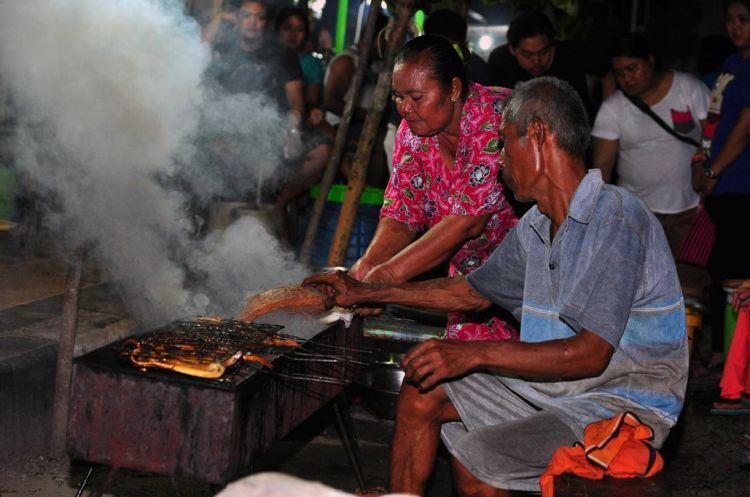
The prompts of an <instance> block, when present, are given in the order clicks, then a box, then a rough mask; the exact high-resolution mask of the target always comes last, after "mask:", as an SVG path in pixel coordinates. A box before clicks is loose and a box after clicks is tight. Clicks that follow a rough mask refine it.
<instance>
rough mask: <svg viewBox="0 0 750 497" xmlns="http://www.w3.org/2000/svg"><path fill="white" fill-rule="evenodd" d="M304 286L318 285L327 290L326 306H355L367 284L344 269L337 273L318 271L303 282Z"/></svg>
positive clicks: (360, 299)
mask: <svg viewBox="0 0 750 497" xmlns="http://www.w3.org/2000/svg"><path fill="white" fill-rule="evenodd" d="M302 285H303V286H311V285H312V286H317V287H319V288H321V289H322V290H323V291H325V292H326V295H328V298H326V301H325V304H326V307H328V308H331V307H333V306H336V305H338V306H341V307H353V306H354V305H355V304H358V303H359V302H361V301H362V297H361V292H362V289H363V288H364V287H365V285H364V284H363V283H361V282H359V281H357V280H355V279H354V278H352V277H351V276H349V275H348V274H346V273H345V272H344V271H336V272H335V273H318V274H313V275H312V276H308V277H307V278H305V280H304V281H303V282H302Z"/></svg>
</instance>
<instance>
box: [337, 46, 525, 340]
mask: <svg viewBox="0 0 750 497" xmlns="http://www.w3.org/2000/svg"><path fill="white" fill-rule="evenodd" d="M465 71H466V69H465V67H464V64H463V62H462V61H461V59H460V57H459V56H458V53H456V51H455V50H454V49H453V47H452V46H451V44H450V42H449V41H448V40H446V39H445V38H443V37H441V36H432V35H425V36H420V37H417V38H414V39H413V40H411V41H409V42H408V43H407V44H406V45H405V46H404V48H403V49H402V50H401V52H400V53H399V54H398V55H397V56H396V63H395V65H394V69H393V82H392V88H393V101H394V103H395V105H396V109H397V110H398V113H399V114H401V116H403V118H404V119H403V120H402V121H401V125H400V127H399V130H398V133H397V135H396V145H395V152H394V154H393V174H392V175H391V179H390V181H389V183H388V187H387V189H386V191H385V199H384V205H383V208H382V210H381V211H380V222H379V223H378V227H377V229H376V231H375V236H374V237H373V239H372V242H371V243H370V246H369V247H368V248H367V250H366V251H365V253H364V255H363V256H362V258H360V259H359V260H358V261H357V262H356V263H354V265H353V266H352V268H351V270H350V271H349V274H350V275H351V276H352V277H353V278H355V279H358V280H362V281H366V282H370V283H380V282H383V283H400V282H404V281H408V280H410V279H412V278H414V277H415V276H417V275H420V274H422V273H424V272H426V271H428V270H430V269H433V268H435V267H437V266H438V265H440V264H441V263H443V262H444V261H448V260H450V267H449V275H450V276H459V275H465V274H468V273H470V272H472V271H474V270H475V269H476V268H478V267H479V266H481V265H482V263H483V262H484V261H486V260H487V258H488V257H489V256H490V253H492V250H494V248H495V247H496V246H497V245H498V244H499V243H500V242H501V241H502V240H503V238H504V237H505V235H506V233H507V232H508V230H510V229H511V228H512V227H513V226H514V225H515V224H516V221H517V219H516V216H515V214H514V213H513V210H512V209H511V207H510V205H509V204H508V203H507V202H506V200H505V196H504V193H503V192H504V189H503V185H502V184H501V183H500V182H499V181H498V167H499V166H498V159H499V157H500V147H501V144H500V143H499V140H498V138H497V129H498V126H499V125H500V109H501V108H502V105H503V100H504V99H505V97H506V95H507V94H508V91H507V90H502V91H501V90H497V89H491V88H486V87H484V86H481V85H478V84H476V83H471V82H470V81H468V80H467V79H466V72H465ZM422 232H424V234H422V236H419V235H420V234H421V233H422ZM495 311H497V309H495ZM509 318H510V316H505V317H502V316H500V315H498V314H497V312H485V313H481V314H474V315H462V314H460V313H451V314H450V315H449V317H448V327H447V330H446V334H445V337H446V338H447V339H452V340H508V339H512V338H515V337H516V336H517V332H516V330H515V326H514V325H513V324H512V319H509Z"/></svg>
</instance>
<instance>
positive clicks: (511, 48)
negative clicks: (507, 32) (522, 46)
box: [508, 44, 516, 57]
mask: <svg viewBox="0 0 750 497" xmlns="http://www.w3.org/2000/svg"><path fill="white" fill-rule="evenodd" d="M508 50H510V54H511V55H512V56H513V57H515V56H516V49H515V48H513V45H510V44H508Z"/></svg>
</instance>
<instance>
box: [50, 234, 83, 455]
mask: <svg viewBox="0 0 750 497" xmlns="http://www.w3.org/2000/svg"><path fill="white" fill-rule="evenodd" d="M82 271H83V249H80V248H79V249H76V250H75V252H74V253H73V260H72V262H71V263H70V265H69V266H68V272H67V274H66V276H65V290H64V292H63V309H62V325H61V328H60V342H59V345H58V349H57V372H56V374H55V399H54V406H53V411H52V440H51V444H50V455H51V456H52V458H53V459H62V458H63V457H64V456H65V443H66V441H67V431H68V412H69V404H70V385H71V383H72V379H73V355H74V352H75V345H76V328H77V327H78V297H79V295H80V290H81V273H82Z"/></svg>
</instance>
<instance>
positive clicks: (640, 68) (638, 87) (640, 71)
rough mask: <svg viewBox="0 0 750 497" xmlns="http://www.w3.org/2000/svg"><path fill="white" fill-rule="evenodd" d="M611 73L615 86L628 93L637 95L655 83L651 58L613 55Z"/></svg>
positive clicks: (632, 95)
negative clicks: (615, 82)
mask: <svg viewBox="0 0 750 497" xmlns="http://www.w3.org/2000/svg"><path fill="white" fill-rule="evenodd" d="M612 73H613V74H614V75H615V80H616V81H617V86H619V87H620V89H621V90H622V91H623V92H625V93H626V94H628V95H630V96H631V97H638V96H640V95H642V94H643V93H644V92H645V91H646V90H648V89H650V88H651V87H652V86H653V85H654V84H655V82H656V81H655V77H654V76H655V74H656V73H655V72H654V64H653V59H644V58H642V57H613V58H612Z"/></svg>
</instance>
